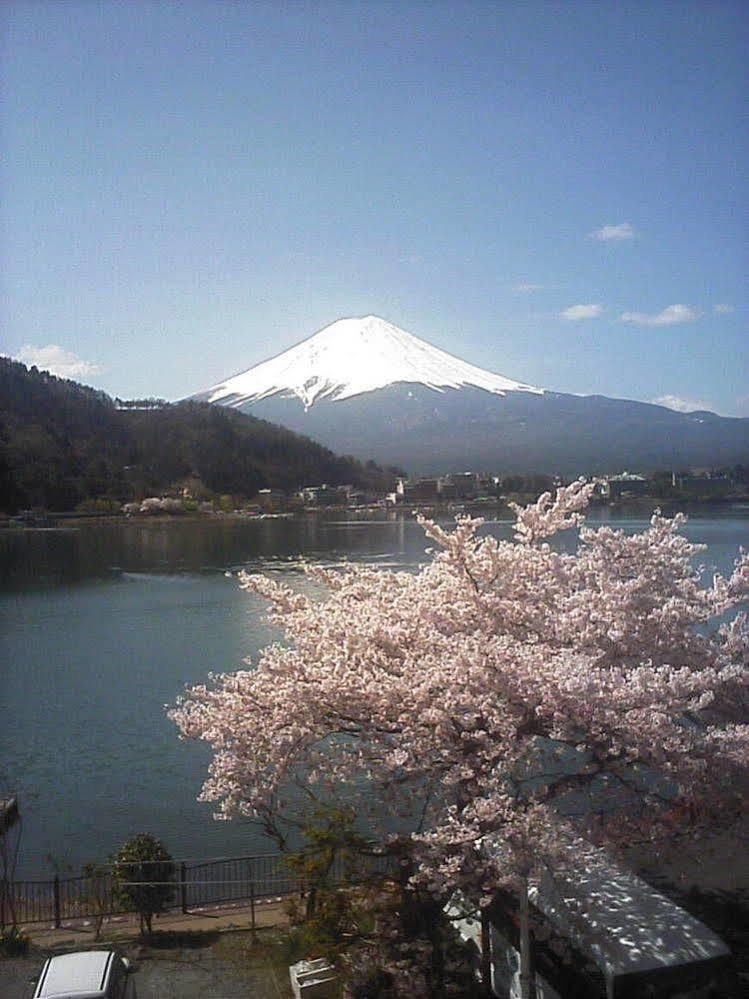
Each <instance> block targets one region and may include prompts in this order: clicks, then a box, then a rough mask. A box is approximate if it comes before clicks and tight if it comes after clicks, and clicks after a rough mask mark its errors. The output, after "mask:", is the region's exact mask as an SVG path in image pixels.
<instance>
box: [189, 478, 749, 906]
mask: <svg viewBox="0 0 749 999" xmlns="http://www.w3.org/2000/svg"><path fill="white" fill-rule="evenodd" d="M592 489H593V486H592V484H586V483H585V482H583V481H578V482H575V483H573V484H572V485H570V486H567V487H564V488H561V489H558V490H557V492H556V495H554V496H552V495H549V494H545V495H544V496H542V497H540V499H539V500H538V501H537V502H536V503H534V504H532V505H530V506H528V507H525V508H516V509H515V513H516V516H517V520H516V527H515V539H514V540H511V541H500V540H497V539H496V538H494V537H492V536H489V535H485V534H482V533H481V527H482V521H480V520H474V519H471V518H468V517H462V518H459V519H458V520H457V523H456V525H455V527H454V529H452V530H446V529H444V528H443V527H441V526H439V525H437V524H435V523H434V522H431V521H427V520H424V521H422V523H423V526H424V529H425V532H426V534H427V536H428V537H429V538H430V539H431V541H432V542H433V544H434V546H435V550H434V551H433V552H432V553H431V557H430V559H429V561H427V563H426V564H425V565H424V566H423V567H422V568H420V569H419V570H418V571H417V572H414V573H411V572H392V571H383V570H376V569H372V568H368V567H363V566H351V567H346V568H343V569H336V570H323V569H319V568H312V569H309V575H310V577H311V579H312V580H313V581H314V582H315V584H316V586H317V587H318V588H319V589H320V592H321V596H320V598H318V597H317V596H316V595H314V594H313V595H310V594H309V593H299V592H296V591H295V590H293V589H292V588H291V587H289V586H287V585H284V584H282V583H279V582H278V581H275V580H272V579H269V578H267V577H266V576H263V575H248V574H246V573H245V574H241V576H240V585H241V586H242V587H243V588H244V589H245V590H248V591H251V592H253V593H256V594H259V595H261V596H262V597H264V598H266V599H267V600H268V601H269V602H270V620H271V621H272V622H273V623H274V624H276V625H277V626H278V627H279V628H280V629H282V632H283V635H284V643H283V644H272V645H269V646H268V647H267V648H266V649H265V650H263V652H262V653H261V655H260V657H259V660H258V662H257V663H251V664H250V663H248V664H247V668H246V669H244V670H241V671H239V672H236V673H228V674H225V675H221V676H216V677H212V678H211V680H210V682H209V683H208V684H206V685H200V686H196V687H192V688H191V689H189V690H187V692H186V693H185V695H184V696H183V697H182V698H181V699H180V701H179V702H178V704H177V706H176V707H175V708H174V709H172V711H171V712H170V713H171V717H172V718H173V719H174V721H175V723H176V724H177V726H178V729H179V731H180V733H181V735H182V736H183V737H186V738H194V739H200V740H203V741H205V742H207V743H208V744H209V745H210V746H211V748H212V750H213V760H212V763H211V766H210V772H209V775H208V778H207V780H206V782H205V784H204V787H203V791H202V795H201V797H202V799H203V800H206V801H211V802H214V803H215V804H216V807H217V814H218V815H219V816H220V817H223V818H231V817H233V816H237V815H241V816H246V817H250V818H255V819H259V820H262V821H264V822H265V823H266V827H270V826H271V825H272V824H275V823H277V821H278V817H279V813H281V815H282V817H283V816H284V815H286V816H288V817H290V816H291V813H292V811H293V808H294V807H298V806H299V804H300V803H301V802H303V801H304V800H305V796H306V795H307V794H310V793H312V794H318V795H320V796H322V797H324V796H325V795H326V794H328V793H330V792H331V791H340V790H342V789H343V790H345V789H355V788H359V789H361V787H362V785H363V786H364V787H366V789H367V795H366V797H367V798H368V799H369V800H370V801H371V802H372V803H373V808H372V814H371V816H370V820H371V821H372V823H375V822H376V821H378V820H379V821H380V822H381V829H380V830H379V835H380V836H381V837H385V836H387V834H388V832H389V833H390V834H391V835H393V825H392V822H391V824H390V825H389V826H388V821H390V820H386V818H385V816H386V814H387V808H386V806H392V808H393V809H395V811H396V813H397V814H400V815H408V816H409V819H410V821H411V823H412V824H411V827H410V829H411V831H410V832H409V834H408V836H409V845H410V849H411V852H412V855H413V857H414V858H415V860H416V862H417V866H416V873H415V875H414V878H415V879H416V880H418V881H420V882H421V883H423V884H425V885H427V886H428V887H429V888H430V889H431V890H432V891H434V892H435V893H436V894H443V893H449V892H450V891H451V890H452V889H454V888H455V887H456V886H461V885H465V884H468V883H471V884H472V885H473V887H474V888H476V887H478V888H479V890H480V891H481V892H483V893H484V895H485V897H486V898H487V899H488V898H489V897H490V896H491V892H492V890H493V888H494V887H496V886H497V885H498V884H502V883H508V882H510V881H512V880H513V879H514V877H515V876H516V874H517V873H518V872H520V874H521V875H522V876H526V875H527V873H528V871H529V870H531V869H532V867H533V866H534V865H537V864H539V863H544V862H549V858H554V856H555V855H556V854H557V853H559V852H560V851H564V850H569V849H574V843H575V838H576V837H577V836H580V835H585V836H586V837H588V838H592V839H594V840H606V841H608V842H616V841H617V840H620V839H621V840H631V838H632V837H634V836H645V837H658V836H665V835H668V834H673V833H674V831H678V832H682V833H683V832H685V831H686V829H687V827H688V826H689V827H692V826H695V825H697V824H698V823H699V822H700V821H709V822H711V823H715V822H728V821H730V819H731V817H732V816H733V815H734V814H735V811H736V808H737V799H738V796H739V795H740V794H741V793H742V791H743V789H744V787H745V781H746V774H747V760H748V759H749V726H747V724H746V718H747V714H746V707H747V676H748V675H749V628H748V627H747V620H746V616H745V615H744V614H741V613H738V614H737V613H736V612H737V611H738V609H739V608H740V606H741V604H742V603H744V602H745V601H746V600H747V596H749V556H747V555H746V554H740V555H739V556H738V558H737V560H736V564H735V568H734V571H733V573H732V574H731V576H730V577H728V578H723V577H720V576H716V577H715V578H714V579H712V580H710V581H709V583H708V585H705V581H704V580H703V579H702V575H701V573H700V571H699V569H697V568H696V567H695V565H694V559H695V557H696V556H697V555H699V553H700V552H701V551H702V550H703V549H702V547H701V546H699V545H695V544H693V543H691V542H690V541H688V540H687V539H686V538H685V537H684V536H683V534H682V533H680V531H681V527H682V525H683V523H684V518H683V517H682V516H681V515H679V516H676V517H674V518H672V519H668V518H665V517H663V516H661V515H660V513H656V514H655V515H654V516H653V518H652V520H651V523H650V527H649V528H648V529H646V530H644V531H642V532H640V533H635V534H629V535H628V534H625V533H624V532H623V531H621V530H616V529H614V528H612V527H609V526H602V527H598V528H596V529H592V528H589V527H587V526H585V524H584V510H585V507H586V506H587V503H588V500H589V498H590V495H591V493H592ZM569 529H576V530H579V540H578V544H577V547H576V549H575V550H574V551H572V552H564V551H560V550H557V549H556V548H554V547H552V545H550V544H549V541H550V540H551V539H553V538H554V536H555V535H557V534H558V533H559V532H561V531H565V530H569ZM352 793H353V791H352ZM275 827H276V828H277V826H275ZM373 831H374V826H373ZM400 840H401V846H402V840H403V836H402V834H401V838H400Z"/></svg>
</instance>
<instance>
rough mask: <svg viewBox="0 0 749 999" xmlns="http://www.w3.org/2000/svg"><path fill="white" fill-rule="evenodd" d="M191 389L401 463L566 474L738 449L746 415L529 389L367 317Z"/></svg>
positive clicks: (715, 456) (744, 446) (747, 437)
mask: <svg viewBox="0 0 749 999" xmlns="http://www.w3.org/2000/svg"><path fill="white" fill-rule="evenodd" d="M194 398H195V399H199V400H201V401H207V402H211V403H217V404H220V405H224V406H231V407H234V408H237V409H241V410H243V411H244V412H248V413H251V414H252V415H253V416H258V417H261V418H262V419H265V420H270V421H271V422H273V423H280V424H282V425H284V426H286V427H288V428H289V429H291V430H294V431H296V432H297V433H303V434H306V435H307V436H309V437H313V438H315V439H316V440H318V441H321V442H322V443H323V444H325V445H327V446H328V447H330V448H332V449H333V450H334V451H337V452H339V453H341V452H342V453H346V454H353V455H355V456H356V457H359V458H365V459H366V458H374V459H375V460H377V461H379V462H381V463H391V464H398V465H401V466H403V467H405V468H407V469H408V470H409V472H411V473H421V474H424V473H438V472H447V471H456V470H462V469H466V468H470V469H475V470H479V469H484V470H490V471H497V472H510V471H514V472H530V471H543V472H556V473H561V474H574V473H577V472H587V473H596V472H606V471H616V470H621V469H622V468H625V467H626V468H628V469H630V470H649V469H656V468H674V469H680V468H683V467H689V466H695V465H698V466H715V465H723V464H733V463H736V462H741V461H747V460H749V419H729V418H726V417H720V416H716V415H715V414H714V413H708V412H694V413H677V412H674V411H673V410H670V409H666V408H665V407H663V406H656V405H651V404H649V403H642V402H633V401H628V400H622V399H609V398H606V397H605V396H595V395H594V396H577V395H569V394H564V393H560V392H553V391H549V390H545V389H541V388H537V387H535V386H533V385H528V384H526V383H524V382H520V381H515V380H513V379H511V378H508V377H506V376H504V375H500V374H495V373H493V372H491V371H486V370H484V369H483V368H479V367H476V366H475V365H473V364H469V363H467V362H466V361H462V360H460V359H459V358H457V357H453V356H452V355H451V354H448V353H446V352H445V351H443V350H440V349H439V348H437V347H434V346H433V345H432V344H429V343H427V342H426V341H425V340H421V339H419V338H418V337H416V336H413V334H411V333H407V332H406V331H405V330H403V329H400V328H399V327H398V326H394V325H393V324H392V323H389V322H387V321H386V320H384V319H380V318H379V317H377V316H365V317H363V318H351V319H339V320H338V321H336V322H334V323H332V324H331V325H329V326H326V327H325V328H324V329H322V330H320V331H319V332H317V333H315V334H314V336H311V337H309V338H308V339H307V340H304V341H302V342H301V343H299V344H297V345H296V346H295V347H292V348H290V349H289V350H287V351H285V352H284V353H282V354H279V355H278V356H277V357H274V358H271V359H270V360H268V361H264V362H262V363H261V364H258V365H256V366H255V367H253V368H250V369H248V370H247V371H244V372H242V373H241V374H238V375H234V376H233V377H231V378H228V379H227V380H226V381H223V382H220V383H219V384H217V385H214V386H213V387H212V388H210V389H208V390H207V391H205V392H201V393H199V394H198V395H197V396H194Z"/></svg>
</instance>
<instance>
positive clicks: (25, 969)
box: [0, 946, 291, 999]
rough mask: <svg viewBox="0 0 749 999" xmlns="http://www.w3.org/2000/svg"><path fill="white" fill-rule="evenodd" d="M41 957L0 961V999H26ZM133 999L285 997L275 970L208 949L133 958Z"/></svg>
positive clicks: (284, 984)
mask: <svg viewBox="0 0 749 999" xmlns="http://www.w3.org/2000/svg"><path fill="white" fill-rule="evenodd" d="M44 959H45V955H44V954H31V955H29V956H27V957H20V958H10V959H6V960H2V961H0V996H2V999H31V996H32V995H33V992H34V986H33V984H32V983H30V981H29V979H30V978H32V977H33V976H36V975H38V974H39V971H40V969H41V967H42V964H43V963H44ZM133 961H134V964H135V971H134V980H135V985H136V990H137V996H138V999H287V996H290V995H291V991H290V989H289V987H288V984H287V981H288V980H284V978H283V976H282V974H281V973H280V971H279V970H278V969H273V968H270V967H255V968H246V967H239V966H238V965H237V964H236V963H235V962H233V961H231V960H229V959H226V958H225V957H223V956H222V955H221V954H220V953H216V952H215V950H214V948H213V947H210V946H209V947H200V948H194V947H191V948H189V949H183V950H176V951H175V950H170V951H169V952H168V953H163V954H162V953H158V952H150V953H148V954H141V955H135V956H134V958H133Z"/></svg>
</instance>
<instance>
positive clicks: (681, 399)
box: [650, 395, 712, 413]
mask: <svg viewBox="0 0 749 999" xmlns="http://www.w3.org/2000/svg"><path fill="white" fill-rule="evenodd" d="M650 401H651V402H654V403H655V404H656V406H666V407H667V408H668V409H675V410H676V411H677V413H693V412H694V411H695V410H697V409H707V410H710V411H711V412H712V406H711V405H710V403H709V402H705V400H704V399H689V398H686V397H685V396H681V395H659V396H658V397H657V398H655V399H651V400H650Z"/></svg>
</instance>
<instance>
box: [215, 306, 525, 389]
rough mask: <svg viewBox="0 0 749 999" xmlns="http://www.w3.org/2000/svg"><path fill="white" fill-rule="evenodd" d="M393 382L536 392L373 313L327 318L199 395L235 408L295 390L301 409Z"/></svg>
mask: <svg viewBox="0 0 749 999" xmlns="http://www.w3.org/2000/svg"><path fill="white" fill-rule="evenodd" d="M396 382H405V383H415V384H421V385H425V386H427V387H428V388H430V389H434V390H435V391H438V392H442V391H444V390H445V389H446V388H453V389H458V388H463V387H467V386H471V387H474V388H480V389H484V390H485V391H487V392H491V393H494V394H495V395H504V394H505V393H506V392H536V393H541V392H543V389H537V388H534V387H533V386H532V385H525V384H523V383H521V382H516V381H513V380H512V379H510V378H505V377H504V376H503V375H498V374H494V373H492V372H491V371H485V370H484V369H483V368H477V367H475V366H474V365H473V364H468V363H466V362H465V361H461V360H459V359H458V358H457V357H453V356H452V355H451V354H448V353H446V352H445V351H444V350H440V349H439V348H438V347H433V346H432V345H431V344H429V343H427V342H426V341H425V340H420V339H419V338H418V337H416V336H413V334H411V333H407V332H406V331H405V330H402V329H400V328H399V327H398V326H394V325H393V324H392V323H389V322H387V321H386V320H385V319H380V318H379V316H364V317H362V318H352V319H339V320H337V321H336V322H334V323H331V324H330V325H329V326H326V327H325V328H324V329H322V330H320V331H319V332H318V333H315V335H314V336H311V337H310V338H309V339H307V340H304V341H302V343H299V344H297V345H296V346H295V347H291V348H290V349H289V350H287V351H285V352H284V353H283V354H279V355H278V356H277V357H273V358H271V360H269V361H264V362H262V363H261V364H258V365H256V366H255V367H254V368H250V369H249V370H247V371H244V372H242V374H239V375H235V376H234V377H233V378H229V379H228V380H227V381H225V382H221V383H220V384H218V385H214V386H213V387H212V388H211V389H209V390H208V392H206V393H205V394H204V396H203V397H204V398H206V399H207V400H208V401H209V402H218V403H223V404H224V405H230V406H243V405H245V404H246V403H252V402H258V401H259V400H261V399H267V398H269V397H270V396H281V397H286V398H289V397H293V396H296V397H297V398H299V399H301V401H302V402H303V404H304V406H305V407H307V408H308V407H310V406H312V405H313V404H314V403H315V402H318V401H319V400H321V399H329V400H331V401H337V400H340V399H349V398H351V396H355V395H360V394H361V393H363V392H372V391H374V390H375V389H380V388H385V386H387V385H392V384H394V383H396Z"/></svg>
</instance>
